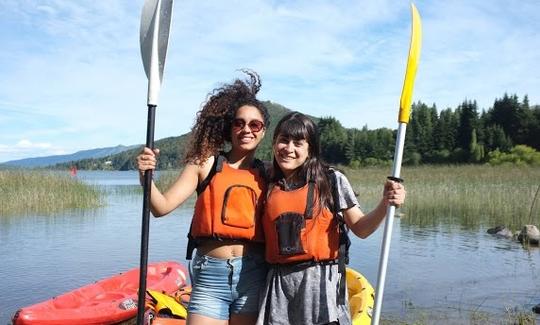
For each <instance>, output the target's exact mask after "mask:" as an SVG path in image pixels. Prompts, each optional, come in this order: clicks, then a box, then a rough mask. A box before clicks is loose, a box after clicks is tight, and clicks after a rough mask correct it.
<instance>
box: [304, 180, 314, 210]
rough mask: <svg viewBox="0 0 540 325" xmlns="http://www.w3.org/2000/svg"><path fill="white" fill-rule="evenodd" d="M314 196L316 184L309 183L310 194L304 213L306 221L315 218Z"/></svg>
mask: <svg viewBox="0 0 540 325" xmlns="http://www.w3.org/2000/svg"><path fill="white" fill-rule="evenodd" d="M314 195H315V182H313V181H309V182H308V192H307V200H306V210H305V211H304V219H312V218H313V204H314V199H315V198H314Z"/></svg>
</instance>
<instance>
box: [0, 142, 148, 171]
mask: <svg viewBox="0 0 540 325" xmlns="http://www.w3.org/2000/svg"><path fill="white" fill-rule="evenodd" d="M133 147H135V146H123V145H118V146H116V147H108V148H98V149H89V150H82V151H77V152H75V153H72V154H69V155H56V156H46V157H36V158H25V159H19V160H11V161H7V162H4V163H2V164H0V167H19V168H41V167H49V166H53V165H56V164H61V163H69V162H73V161H78V160H82V159H98V158H102V157H106V156H110V155H115V154H118V153H121V152H124V151H126V150H129V149H132V148H133ZM139 147H140V146H139Z"/></svg>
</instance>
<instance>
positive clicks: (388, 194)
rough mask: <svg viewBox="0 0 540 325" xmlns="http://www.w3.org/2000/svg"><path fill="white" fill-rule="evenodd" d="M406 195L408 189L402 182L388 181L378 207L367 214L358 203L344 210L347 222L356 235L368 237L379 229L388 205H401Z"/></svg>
mask: <svg viewBox="0 0 540 325" xmlns="http://www.w3.org/2000/svg"><path fill="white" fill-rule="evenodd" d="M405 195H406V191H405V188H404V187H403V185H402V184H399V183H397V182H394V181H390V180H389V181H386V183H385V184H384V191H383V197H382V199H381V201H380V202H379V204H378V205H377V207H376V208H375V209H373V210H372V211H370V212H369V213H367V214H364V213H363V212H362V210H360V208H359V207H358V206H357V205H355V206H354V207H352V208H349V209H346V210H343V216H344V217H345V222H346V223H347V226H349V228H350V229H351V230H352V232H353V233H354V234H355V235H356V236H358V237H360V238H366V237H368V236H369V235H371V234H372V233H373V232H374V231H375V230H377V228H378V227H379V225H380V224H381V222H382V221H383V219H384V217H385V216H386V209H387V207H388V206H390V205H395V206H396V207H399V206H400V205H401V204H403V202H404V201H405Z"/></svg>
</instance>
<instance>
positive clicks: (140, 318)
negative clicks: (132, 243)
mask: <svg viewBox="0 0 540 325" xmlns="http://www.w3.org/2000/svg"><path fill="white" fill-rule="evenodd" d="M155 118H156V105H152V104H149V105H148V124H147V127H146V146H147V147H148V148H150V149H154V125H155ZM143 186H144V199H143V212H142V231H141V261H140V268H139V270H140V272H139V297H138V301H137V306H138V308H137V325H143V322H144V307H145V299H146V275H147V268H148V237H149V233H150V198H151V189H152V170H147V171H145V172H144V184H143Z"/></svg>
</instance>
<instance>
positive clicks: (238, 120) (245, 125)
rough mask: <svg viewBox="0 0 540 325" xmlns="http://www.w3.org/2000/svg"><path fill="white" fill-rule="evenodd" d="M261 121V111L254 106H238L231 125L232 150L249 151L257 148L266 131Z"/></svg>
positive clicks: (262, 119)
mask: <svg viewBox="0 0 540 325" xmlns="http://www.w3.org/2000/svg"><path fill="white" fill-rule="evenodd" d="M263 121H264V118H263V116H262V114H261V112H260V111H259V109H258V108H256V107H255V106H251V105H244V106H242V107H240V108H239V109H238V110H237V111H236V114H235V116H234V120H233V122H232V127H231V145H232V150H235V151H241V152H249V151H253V150H255V149H257V146H258V145H259V143H260V142H261V140H262V139H263V137H264V133H265V131H266V127H265V125H264V122H263Z"/></svg>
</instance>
